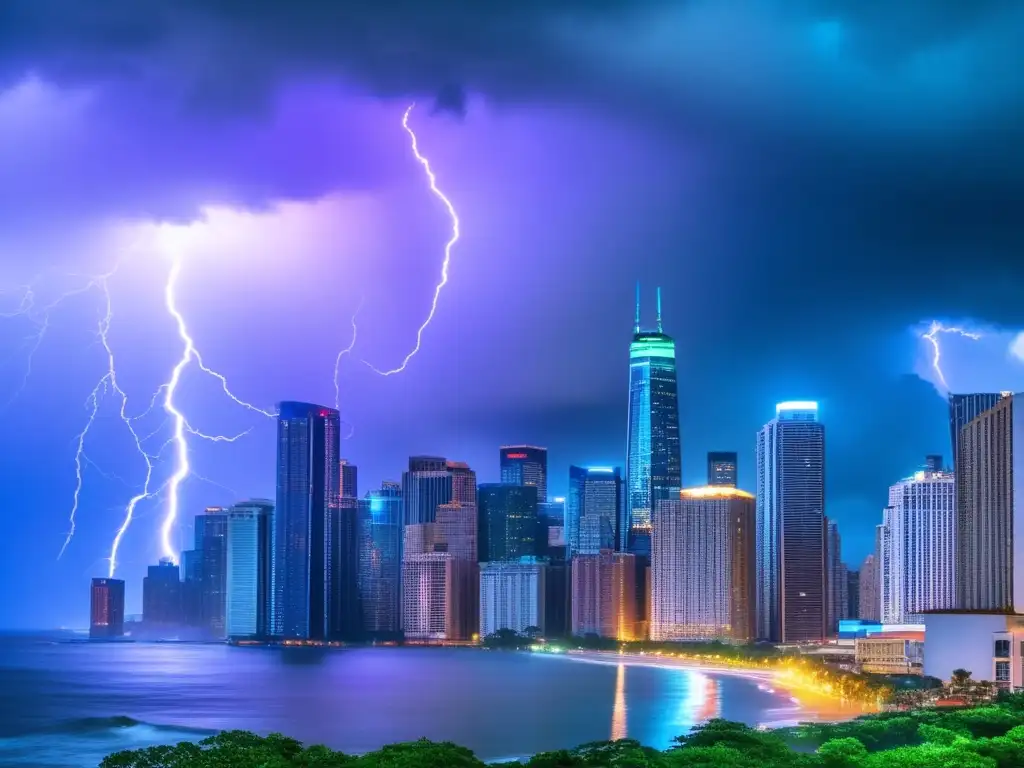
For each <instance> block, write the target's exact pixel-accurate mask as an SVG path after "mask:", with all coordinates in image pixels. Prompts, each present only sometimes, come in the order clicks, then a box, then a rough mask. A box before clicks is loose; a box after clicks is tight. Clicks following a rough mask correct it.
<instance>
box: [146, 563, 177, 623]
mask: <svg viewBox="0 0 1024 768" xmlns="http://www.w3.org/2000/svg"><path fill="white" fill-rule="evenodd" d="M142 620H143V622H145V624H146V626H147V627H150V628H153V627H170V626H176V625H178V624H180V623H181V576H180V572H179V570H178V566H177V565H175V564H174V562H173V561H172V560H171V559H170V558H169V557H164V558H161V560H160V562H159V564H157V565H151V566H149V568H148V571H147V574H146V576H145V578H143V579H142Z"/></svg>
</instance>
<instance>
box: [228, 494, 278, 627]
mask: <svg viewBox="0 0 1024 768" xmlns="http://www.w3.org/2000/svg"><path fill="white" fill-rule="evenodd" d="M273 516H274V502H272V501H269V500H267V499H254V500H252V501H243V502H240V503H238V504H235V505H234V506H233V507H231V508H230V509H229V510H228V511H227V531H228V532H227V601H226V602H227V607H226V610H225V624H226V632H227V635H228V637H239V638H264V637H266V636H267V635H268V634H269V633H270V562H271V551H270V527H271V520H272V519H273Z"/></svg>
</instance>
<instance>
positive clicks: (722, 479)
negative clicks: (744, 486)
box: [708, 451, 736, 488]
mask: <svg viewBox="0 0 1024 768" xmlns="http://www.w3.org/2000/svg"><path fill="white" fill-rule="evenodd" d="M708 485H721V486H726V487H728V488H735V487H736V452H735V451H711V452H709V453H708Z"/></svg>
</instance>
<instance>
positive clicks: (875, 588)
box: [857, 555, 882, 621]
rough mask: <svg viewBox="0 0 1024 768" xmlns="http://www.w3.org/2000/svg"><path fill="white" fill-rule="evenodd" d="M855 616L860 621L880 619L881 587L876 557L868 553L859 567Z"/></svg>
mask: <svg viewBox="0 0 1024 768" xmlns="http://www.w3.org/2000/svg"><path fill="white" fill-rule="evenodd" d="M858 573H859V574H860V578H859V579H858V581H859V586H860V589H859V590H858V603H857V605H858V611H857V614H858V615H857V618H858V619H861V620H862V621H881V620H882V608H881V587H880V585H879V583H878V582H879V573H878V558H876V557H875V556H874V555H868V556H867V557H866V558H864V563H863V564H862V565H861V567H860V571H858Z"/></svg>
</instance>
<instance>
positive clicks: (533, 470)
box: [500, 445, 548, 502]
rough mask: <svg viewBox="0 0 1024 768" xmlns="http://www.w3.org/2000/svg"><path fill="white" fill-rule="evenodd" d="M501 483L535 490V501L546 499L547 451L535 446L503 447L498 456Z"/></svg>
mask: <svg viewBox="0 0 1024 768" xmlns="http://www.w3.org/2000/svg"><path fill="white" fill-rule="evenodd" d="M500 461H501V482H502V483H503V484H505V485H529V486H533V487H534V488H536V489H537V501H538V502H544V501H547V498H548V449H547V448H540V447H538V446H536V445H503V446H502V447H501V454H500Z"/></svg>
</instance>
